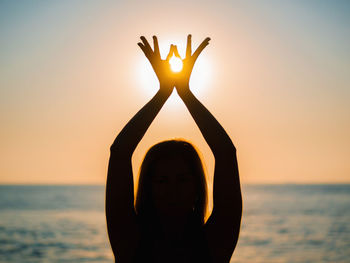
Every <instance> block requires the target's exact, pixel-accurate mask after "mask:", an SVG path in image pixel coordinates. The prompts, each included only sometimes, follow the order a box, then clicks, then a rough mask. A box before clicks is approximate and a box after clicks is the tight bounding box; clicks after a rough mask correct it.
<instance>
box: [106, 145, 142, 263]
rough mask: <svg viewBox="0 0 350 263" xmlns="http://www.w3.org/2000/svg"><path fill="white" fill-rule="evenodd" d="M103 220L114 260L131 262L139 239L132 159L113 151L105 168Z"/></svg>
mask: <svg viewBox="0 0 350 263" xmlns="http://www.w3.org/2000/svg"><path fill="white" fill-rule="evenodd" d="M106 218H107V229H108V236H109V239H110V243H111V246H112V249H113V253H114V255H115V257H116V258H117V259H118V262H131V260H132V255H135V251H136V249H137V245H138V240H139V228H138V223H137V217H136V213H135V209H134V187H133V175H132V166H131V157H130V158H129V157H126V156H123V155H122V154H119V153H118V152H117V151H113V150H111V156H110V159H109V165H108V175H107V186H106Z"/></svg>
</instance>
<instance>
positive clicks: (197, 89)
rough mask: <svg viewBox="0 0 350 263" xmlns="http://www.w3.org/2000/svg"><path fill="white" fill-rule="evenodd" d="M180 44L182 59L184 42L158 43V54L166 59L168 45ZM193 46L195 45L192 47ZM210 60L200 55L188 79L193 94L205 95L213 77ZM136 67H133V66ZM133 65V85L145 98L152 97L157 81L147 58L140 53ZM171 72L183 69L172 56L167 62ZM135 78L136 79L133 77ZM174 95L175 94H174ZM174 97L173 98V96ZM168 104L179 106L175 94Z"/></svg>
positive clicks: (157, 84)
mask: <svg viewBox="0 0 350 263" xmlns="http://www.w3.org/2000/svg"><path fill="white" fill-rule="evenodd" d="M178 43H182V44H180V45H177V46H178V50H179V53H180V56H181V57H182V58H184V57H185V56H184V54H185V53H186V52H185V50H186V46H185V45H186V42H184V41H164V42H160V43H159V46H160V53H161V57H162V59H165V58H166V55H167V54H168V52H169V47H170V44H178ZM193 46H195V45H193ZM212 62H213V61H212V59H211V58H210V56H209V54H208V52H207V51H206V50H204V51H203V52H202V54H201V55H200V56H199V57H198V59H197V61H196V64H195V65H194V68H193V71H192V74H191V79H190V89H191V90H192V91H193V92H194V93H195V94H201V95H203V93H207V92H208V88H209V86H210V84H211V80H212V75H213V69H214V67H213V65H212V64H213V63H212ZM134 63H135V64H136V67H135V64H134ZM134 63H133V66H132V67H133V69H132V70H131V72H130V73H131V76H132V79H133V81H135V84H136V85H137V86H138V87H140V89H141V90H143V92H144V94H145V95H146V96H147V97H150V96H153V95H154V94H155V93H156V92H157V91H158V89H159V81H158V79H157V76H156V74H155V73H154V71H153V68H152V66H151V64H150V63H149V61H148V60H147V58H146V57H145V56H144V55H143V54H142V52H140V53H138V55H137V57H135V60H134ZM169 63H170V67H171V70H172V71H174V72H180V71H181V70H182V67H183V63H182V60H181V59H180V58H178V57H176V56H172V57H171V58H170V60H169ZM135 76H137V77H135ZM175 93H176V92H175ZM174 95H175V96H174ZM169 104H171V105H172V107H174V108H176V107H177V105H180V102H179V100H177V99H176V94H173V95H172V96H171V97H170V98H169Z"/></svg>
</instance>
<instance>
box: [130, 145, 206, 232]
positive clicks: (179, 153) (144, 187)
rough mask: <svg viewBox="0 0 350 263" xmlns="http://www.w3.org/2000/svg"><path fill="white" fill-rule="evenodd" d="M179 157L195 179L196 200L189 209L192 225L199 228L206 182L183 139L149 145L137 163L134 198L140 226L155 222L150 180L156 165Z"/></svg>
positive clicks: (203, 211) (198, 163)
mask: <svg viewBox="0 0 350 263" xmlns="http://www.w3.org/2000/svg"><path fill="white" fill-rule="evenodd" d="M174 157H177V158H182V159H183V160H184V161H185V163H186V164H187V165H188V166H189V167H190V169H191V172H192V175H193V176H194V178H195V184H196V191H197V198H196V202H195V205H194V209H193V215H192V220H194V221H193V223H194V222H195V223H194V224H196V225H197V226H198V225H200V226H201V225H203V224H204V218H205V216H206V210H207V183H206V178H205V173H204V169H203V165H202V161H201V159H200V157H199V155H198V152H197V151H196V149H195V148H194V146H193V145H192V144H191V143H189V142H186V141H184V140H168V141H163V142H160V143H158V144H156V145H154V146H152V147H151V148H150V149H149V150H148V152H147V153H146V156H145V158H144V159H143V162H142V164H141V168H140V174H139V181H138V189H137V195H136V204H135V208H136V212H137V214H138V217H139V218H140V220H141V221H142V223H145V224H149V223H151V224H152V222H153V223H154V222H155V221H156V217H155V209H154V205H153V200H152V192H151V191H152V190H151V187H152V186H151V180H152V175H153V173H154V168H155V166H156V164H157V163H159V162H161V161H162V160H166V159H170V158H174Z"/></svg>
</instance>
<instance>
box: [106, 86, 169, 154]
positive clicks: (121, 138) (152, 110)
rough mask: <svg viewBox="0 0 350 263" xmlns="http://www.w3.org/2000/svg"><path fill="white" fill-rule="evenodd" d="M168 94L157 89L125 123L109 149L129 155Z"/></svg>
mask: <svg viewBox="0 0 350 263" xmlns="http://www.w3.org/2000/svg"><path fill="white" fill-rule="evenodd" d="M170 94H171V93H170ZM170 94H169V93H165V92H163V91H161V90H159V91H158V92H157V93H156V95H155V96H154V97H153V98H152V99H151V100H150V101H149V102H148V103H147V104H146V105H145V106H143V108H142V109H141V110H139V111H138V112H137V113H136V114H135V116H134V117H133V118H132V119H131V120H130V121H129V122H128V123H127V124H126V125H125V127H124V128H123V129H122V131H121V132H120V133H119V134H118V136H117V137H116V139H115V140H114V142H113V144H112V146H111V150H117V151H118V152H120V153H123V155H124V156H125V155H130V157H131V155H132V154H133V152H134V150H135V149H136V146H137V145H138V143H139V142H140V141H141V139H142V138H143V136H144V135H145V133H146V131H147V129H148V128H149V126H150V125H151V123H152V121H153V120H154V118H155V117H156V116H157V114H158V113H159V111H160V109H161V108H162V107H163V105H164V103H165V102H166V100H167V99H168V98H169V96H170Z"/></svg>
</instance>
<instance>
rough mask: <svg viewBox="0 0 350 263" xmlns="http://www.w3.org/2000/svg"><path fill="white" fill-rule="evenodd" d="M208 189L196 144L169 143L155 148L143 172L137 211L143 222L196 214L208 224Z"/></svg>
mask: <svg viewBox="0 0 350 263" xmlns="http://www.w3.org/2000/svg"><path fill="white" fill-rule="evenodd" d="M206 207H207V185H206V180H205V173H204V170H203V166H202V162H201V159H200V157H199V155H198V153H197V151H196V150H195V148H194V147H193V146H192V144H190V143H188V142H186V141H182V140H169V141H164V142H161V143H158V144H156V145H154V146H152V147H151V148H150V149H149V151H148V152H147V154H146V156H145V158H144V160H143V162H142V165H141V169H140V177H139V184H138V191H137V198H136V210H137V213H138V214H139V215H140V217H141V218H145V219H146V218H147V219H152V218H154V217H155V216H156V215H162V216H187V215H189V214H192V215H193V216H194V217H195V218H197V219H198V220H200V222H201V223H204V216H205V213H206Z"/></svg>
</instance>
